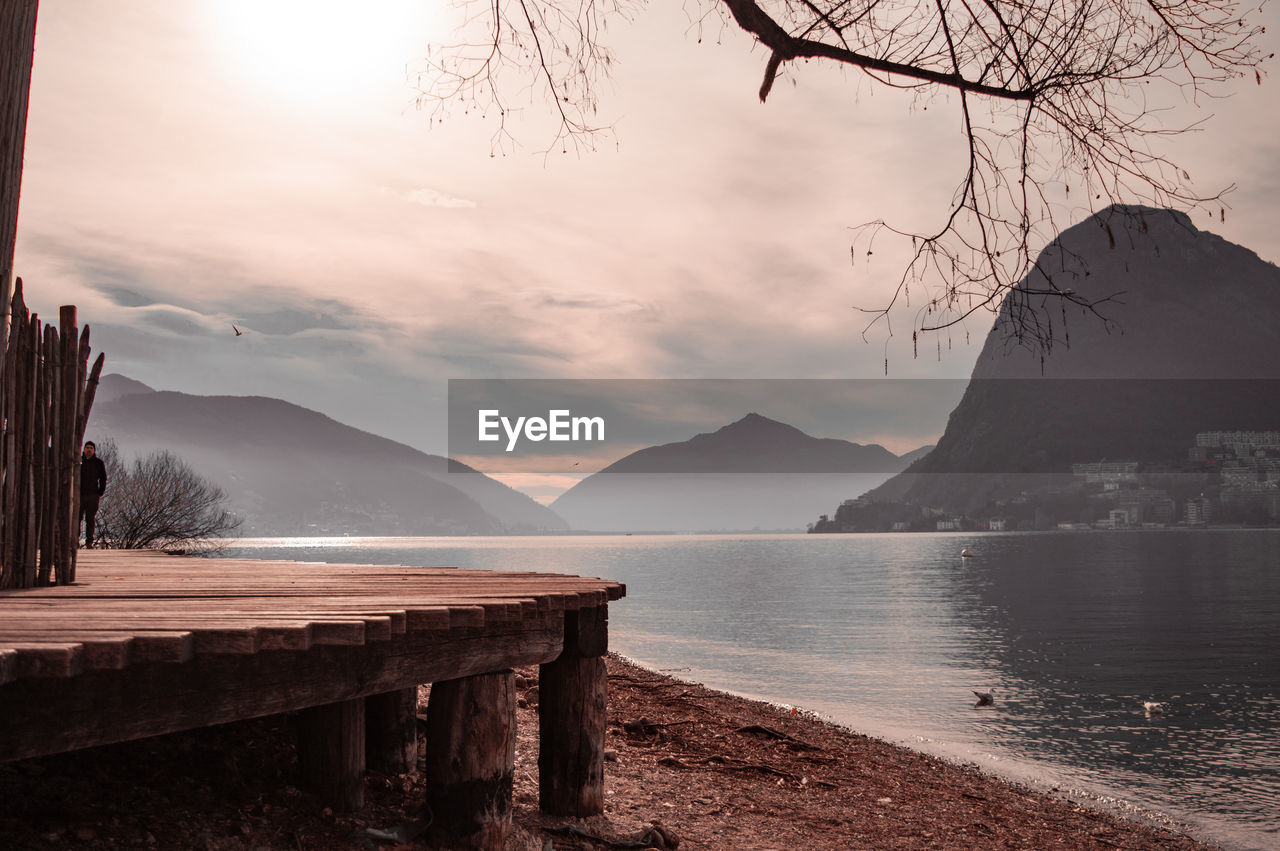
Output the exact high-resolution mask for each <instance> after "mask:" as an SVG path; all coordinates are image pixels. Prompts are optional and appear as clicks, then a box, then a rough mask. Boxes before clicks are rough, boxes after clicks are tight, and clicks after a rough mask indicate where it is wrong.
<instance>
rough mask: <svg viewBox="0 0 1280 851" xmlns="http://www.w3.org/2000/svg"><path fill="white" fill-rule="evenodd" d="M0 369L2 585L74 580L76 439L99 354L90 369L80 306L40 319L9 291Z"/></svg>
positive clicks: (94, 386) (81, 436)
mask: <svg viewBox="0 0 1280 851" xmlns="http://www.w3.org/2000/svg"><path fill="white" fill-rule="evenodd" d="M2 357H3V360H2V361H0V363H2V364H3V368H2V369H0V417H2V418H3V419H2V421H0V438H2V441H3V442H2V443H0V588H29V587H31V586H33V585H49V584H59V585H65V584H68V583H71V582H74V581H75V578H76V545H77V543H78V541H79V537H80V520H79V487H80V475H79V470H80V454H79V450H80V443H81V441H82V440H83V439H84V431H85V426H86V424H87V422H88V419H89V411H90V410H91V409H92V407H93V397H94V393H95V392H96V391H97V386H98V377H99V375H101V373H102V363H103V356H102V355H98V359H97V361H95V362H94V364H93V369H92V370H90V369H89V328H88V326H86V327H85V328H84V330H83V331H79V330H78V329H77V328H76V309H75V307H74V306H70V305H68V306H64V307H62V308H60V309H59V311H58V326H57V327H54V326H53V325H51V324H49V325H44V324H43V323H41V322H40V319H39V317H38V316H37V315H36V314H33V313H30V312H29V311H28V310H27V306H26V304H25V302H24V301H23V297H22V279H21V278H19V279H18V281H17V286H16V287H15V288H14V293H13V301H12V309H11V320H10V326H9V333H8V336H7V340H6V342H5V345H4V347H3V352H2Z"/></svg>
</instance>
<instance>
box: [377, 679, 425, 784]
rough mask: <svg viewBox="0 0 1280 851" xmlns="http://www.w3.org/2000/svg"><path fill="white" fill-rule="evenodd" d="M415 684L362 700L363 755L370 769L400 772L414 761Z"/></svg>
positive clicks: (415, 727) (416, 746)
mask: <svg viewBox="0 0 1280 851" xmlns="http://www.w3.org/2000/svg"><path fill="white" fill-rule="evenodd" d="M417 711H418V687H417V686H410V687H409V688H402V689H397V690H396V691H390V692H386V693H384V694H372V695H369V696H368V697H366V698H365V699H364V725H365V758H366V761H367V763H368V766H369V768H370V770H372V771H380V772H382V773H383V774H404V773H405V772H407V771H412V770H413V768H414V767H415V766H416V765H417V763H418V716H417Z"/></svg>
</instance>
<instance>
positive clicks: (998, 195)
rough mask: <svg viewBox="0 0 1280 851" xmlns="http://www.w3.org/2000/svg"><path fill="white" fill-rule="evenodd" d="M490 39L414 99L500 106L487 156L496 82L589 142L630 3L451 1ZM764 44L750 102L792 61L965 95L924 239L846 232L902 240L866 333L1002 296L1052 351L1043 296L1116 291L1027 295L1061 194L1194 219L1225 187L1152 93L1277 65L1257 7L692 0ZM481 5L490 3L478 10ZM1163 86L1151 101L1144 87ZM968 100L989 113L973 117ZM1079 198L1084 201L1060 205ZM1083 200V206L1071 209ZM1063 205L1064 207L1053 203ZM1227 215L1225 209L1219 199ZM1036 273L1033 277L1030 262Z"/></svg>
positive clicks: (1017, 331) (924, 323)
mask: <svg viewBox="0 0 1280 851" xmlns="http://www.w3.org/2000/svg"><path fill="white" fill-rule="evenodd" d="M461 1H462V4H463V6H464V8H467V9H470V10H474V12H475V13H476V15H477V18H476V19H474V20H473V21H472V23H477V22H483V27H482V29H483V31H484V32H486V33H487V34H488V37H487V38H486V39H484V40H482V41H477V42H475V43H464V44H459V45H453V46H452V47H451V48H448V49H446V50H445V51H444V52H443V53H441V54H438V55H437V56H435V57H434V58H433V59H432V61H431V62H430V63H429V64H430V67H429V69H428V72H427V73H426V74H425V75H424V76H423V77H422V78H421V79H422V80H423V81H424V83H425V85H426V87H425V88H423V89H422V90H421V91H422V98H421V102H422V103H424V104H426V103H430V104H431V105H432V106H433V107H434V109H435V110H436V114H437V116H441V115H443V113H444V112H446V111H447V110H448V108H449V107H450V105H454V106H456V105H458V104H462V105H464V108H466V109H471V108H477V109H481V110H483V111H488V110H491V109H492V110H496V111H497V113H498V116H499V130H498V132H497V133H496V134H495V145H496V146H498V147H500V146H501V145H503V144H504V143H505V142H506V141H507V140H508V139H509V137H508V136H507V135H506V124H505V118H506V116H507V114H508V111H509V109H508V106H507V102H506V101H505V100H504V99H503V97H502V96H501V95H500V94H499V90H500V86H501V85H502V83H503V82H504V79H503V78H504V76H505V75H507V74H511V73H515V74H524V75H526V77H525V80H526V83H525V88H526V90H528V91H529V92H530V93H534V92H537V91H540V92H541V93H542V94H543V95H545V96H547V97H549V98H550V99H551V100H552V102H554V103H555V108H556V114H557V115H558V119H559V124H558V129H557V131H556V134H555V139H554V141H555V143H556V144H558V145H560V146H561V148H562V150H564V149H566V146H567V144H569V143H570V142H572V144H574V145H578V144H583V143H586V144H590V142H589V140H590V139H592V138H593V137H594V135H595V134H597V133H600V132H607V129H608V128H607V127H601V126H599V125H597V124H596V121H595V117H594V116H595V112H596V107H597V101H596V86H597V84H598V82H599V80H600V79H601V77H602V75H603V74H604V73H605V72H607V70H608V68H609V66H610V64H611V63H612V61H613V59H612V56H611V54H610V53H609V52H608V50H607V49H606V48H605V47H603V46H602V44H601V42H600V40H599V38H600V36H601V34H602V32H603V30H604V25H605V23H606V22H607V20H608V19H610V18H614V17H619V16H621V17H627V16H629V15H630V14H631V12H632V11H633V9H634V7H633V6H632V5H630V4H628V3H626V2H625V0H607V2H595V0H580V2H578V3H574V2H572V0H488V2H487V3H486V4H484V5H483V6H481V4H479V3H474V2H468V0H461ZM691 2H693V3H700V6H699V8H700V9H701V15H702V17H703V18H704V19H705V18H706V17H708V16H715V15H717V14H718V15H719V16H720V17H721V19H722V20H723V21H724V22H725V24H726V25H729V26H734V27H737V28H739V29H741V30H742V31H744V32H746V33H748V34H750V35H751V36H752V37H753V38H754V39H755V40H756V41H757V42H758V43H759V44H761V45H762V46H763V47H765V48H766V49H767V50H768V58H767V60H766V61H765V69H764V77H763V81H762V82H761V85H760V90H759V94H760V99H761V100H762V101H764V100H766V99H767V98H768V96H769V94H770V92H771V91H772V89H773V85H774V82H775V80H776V79H777V77H778V76H779V75H780V74H783V73H785V72H786V71H787V70H788V68H789V66H790V65H791V64H792V63H794V62H795V60H798V59H802V60H815V59H816V60H826V61H828V62H832V63H835V64H838V65H843V66H847V67H851V68H855V69H858V70H860V71H861V72H862V73H864V74H866V75H867V76H868V77H869V78H870V79H871V80H873V81H875V82H876V83H877V84H881V85H886V86H893V87H906V88H914V89H917V90H920V91H922V92H925V93H927V92H929V91H940V92H954V93H956V94H957V100H956V103H957V106H958V110H959V113H960V117H961V119H962V121H961V124H962V134H963V137H964V144H965V145H966V148H967V152H968V157H967V161H966V165H965V166H964V171H963V173H962V174H961V175H960V179H959V181H958V183H957V189H956V192H955V194H954V195H953V197H952V202H951V204H950V206H949V208H948V209H947V210H946V212H945V215H942V216H940V217H939V222H940V223H939V226H938V227H936V228H934V229H932V230H929V231H925V232H912V231H907V230H902V229H899V228H895V227H893V226H891V225H890V224H888V223H886V222H884V221H881V220H877V221H872V222H868V223H866V224H864V225H861V226H859V227H858V228H856V229H855V239H854V244H855V246H856V245H857V244H858V243H859V242H860V241H861V240H864V239H865V240H867V241H868V244H869V243H870V242H872V241H874V240H875V239H876V238H877V236H879V235H885V236H894V237H899V238H901V239H904V240H908V239H909V240H910V241H911V245H912V249H913V250H912V252H911V254H910V260H909V261H908V264H907V266H906V268H905V269H904V271H903V274H902V276H901V277H900V279H899V280H898V283H897V285H896V288H894V290H893V291H892V292H891V293H890V294H889V295H888V297H887V298H886V300H885V304H883V305H881V306H879V307H876V308H874V309H870V310H867V311H866V312H867V313H868V315H869V317H870V319H869V323H868V325H867V326H866V328H865V329H864V331H863V334H864V337H865V336H866V334H867V333H868V331H870V330H871V329H872V328H874V327H876V326H877V325H879V324H881V323H883V324H884V327H885V328H886V329H887V331H888V334H889V335H890V336H892V327H891V326H890V325H889V324H888V323H889V317H890V311H891V310H892V309H894V308H895V307H897V306H899V304H900V303H901V302H907V303H909V298H910V289H911V286H912V285H915V286H916V287H917V289H918V291H923V292H924V293H925V298H924V300H923V302H922V303H921V304H919V306H918V307H917V308H916V310H917V313H916V319H915V323H914V324H915V328H914V329H913V330H914V332H915V333H917V334H918V333H919V332H939V331H945V330H946V329H949V328H951V327H953V326H955V325H956V324H957V323H961V322H963V321H964V320H965V319H966V318H967V317H969V316H971V315H973V313H975V312H976V311H978V310H992V311H993V310H997V309H999V308H1000V306H1001V304H1002V303H1004V301H1005V299H1006V296H1008V297H1010V298H1011V300H1012V305H1011V308H1012V309H1011V311H1010V316H1012V317H1015V318H1016V321H1013V322H1011V323H1010V325H1009V329H1010V334H1011V335H1012V338H1013V340H1014V341H1015V342H1016V343H1018V344H1023V345H1027V346H1030V347H1032V348H1039V349H1040V350H1041V351H1042V352H1043V351H1048V350H1050V349H1051V348H1052V345H1053V343H1054V341H1055V332H1054V330H1053V328H1054V326H1053V323H1052V322H1051V321H1049V318H1048V315H1047V314H1044V313H1043V310H1044V308H1045V307H1046V306H1047V305H1048V304H1049V303H1050V302H1051V301H1054V300H1057V301H1059V302H1060V303H1061V304H1063V305H1065V304H1068V303H1069V304H1077V305H1080V306H1082V307H1084V308H1086V309H1088V310H1092V311H1093V312H1094V313H1097V314H1098V315H1099V316H1102V310H1103V309H1104V307H1105V305H1106V303H1107V302H1108V301H1109V300H1110V299H1111V298H1112V297H1113V296H1106V297H1104V298H1101V299H1094V300H1089V299H1085V298H1083V297H1082V296H1080V295H1079V294H1076V293H1074V292H1072V291H1070V290H1067V289H1061V288H1058V287H1057V285H1054V284H1052V280H1053V278H1052V276H1047V277H1046V278H1045V280H1048V281H1050V282H1051V283H1050V286H1049V287H1048V288H1038V289H1036V290H1035V291H1034V292H1033V291H1031V290H1025V291H1020V290H1023V289H1024V288H1023V287H1019V281H1022V280H1024V279H1025V278H1026V276H1027V275H1028V274H1029V273H1030V272H1031V271H1032V270H1033V269H1035V267H1036V262H1037V261H1036V257H1037V256H1038V255H1039V252H1040V250H1041V249H1042V248H1043V247H1044V246H1045V245H1046V244H1047V243H1048V242H1049V241H1050V240H1052V239H1053V238H1054V237H1055V236H1056V234H1057V233H1058V232H1059V231H1060V230H1061V229H1062V227H1061V226H1060V222H1059V221H1058V219H1059V218H1061V217H1062V216H1063V215H1064V213H1063V212H1062V209H1063V206H1064V203H1063V202H1062V201H1061V200H1059V199H1060V197H1061V196H1062V195H1063V194H1065V196H1066V197H1067V198H1068V199H1069V198H1070V195H1071V193H1073V192H1074V193H1076V195H1075V197H1076V198H1077V199H1081V201H1082V202H1083V204H1082V206H1083V207H1084V208H1085V209H1087V210H1089V211H1095V210H1098V209H1101V208H1103V207H1107V206H1110V205H1112V204H1147V205H1150V206H1155V207H1173V208H1177V209H1188V208H1194V207H1204V206H1207V205H1208V204H1210V203H1212V202H1221V199H1222V197H1223V195H1224V193H1225V192H1227V191H1229V189H1230V187H1228V188H1227V189H1224V190H1221V191H1215V192H1211V193H1199V192H1197V191H1195V190H1193V189H1192V188H1191V186H1190V177H1189V175H1187V173H1186V172H1185V171H1184V170H1183V169H1182V168H1180V167H1179V166H1178V165H1177V164H1176V163H1174V162H1173V161H1172V160H1170V159H1169V158H1168V156H1167V155H1166V154H1164V153H1162V152H1161V150H1160V147H1159V142H1160V141H1161V140H1162V138H1163V137H1166V136H1172V135H1176V134H1178V133H1183V132H1187V131H1189V130H1194V129H1197V125H1196V124H1189V125H1185V126H1180V127H1168V126H1165V124H1164V123H1163V122H1164V121H1165V120H1166V116H1165V115H1164V114H1163V111H1162V109H1161V108H1159V107H1158V106H1157V103H1158V101H1159V100H1171V99H1172V98H1171V96H1173V95H1181V96H1182V98H1183V99H1184V100H1186V101H1188V102H1193V103H1200V102H1201V101H1204V100H1207V99H1212V98H1215V97H1219V96H1222V95H1223V94H1224V93H1225V91H1226V87H1227V85H1228V84H1230V83H1232V82H1233V81H1236V80H1237V79H1239V78H1242V77H1245V76H1251V77H1254V78H1255V79H1256V80H1257V82H1259V83H1261V82H1262V71H1261V68H1262V65H1263V63H1264V62H1265V61H1266V60H1267V59H1270V58H1271V56H1270V55H1264V54H1263V53H1262V51H1261V49H1260V48H1259V47H1258V45H1257V41H1258V36H1259V35H1260V34H1261V32H1262V28H1261V27H1260V26H1259V25H1257V24H1256V23H1254V22H1253V19H1252V17H1251V16H1252V15H1253V14H1254V13H1255V12H1256V11H1257V9H1258V8H1260V7H1254V6H1248V7H1246V6H1244V5H1243V4H1241V3H1240V2H1238V0H1034V2H1033V0H691ZM481 10H483V11H481ZM1152 83H1158V84H1161V85H1162V86H1163V89H1161V90H1160V91H1161V92H1162V93H1161V94H1160V95H1159V96H1158V98H1157V97H1153V96H1151V95H1150V94H1149V93H1150V92H1151V91H1152V89H1151V88H1150V84H1152ZM979 102H982V103H983V104H984V108H983V109H980V110H979V109H976V108H975V107H976V106H977V104H978V103H979ZM1068 203H1076V204H1077V205H1078V206H1079V205H1080V201H1077V202H1068ZM1078 206H1077V208H1078ZM1055 211H1056V212H1055ZM1222 212H1223V214H1224V215H1225V205H1224V206H1223V208H1222ZM1041 271H1043V270H1041Z"/></svg>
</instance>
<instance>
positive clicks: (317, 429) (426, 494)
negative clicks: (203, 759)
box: [89, 376, 564, 535]
mask: <svg viewBox="0 0 1280 851" xmlns="http://www.w3.org/2000/svg"><path fill="white" fill-rule="evenodd" d="M139 386H143V387H145V386H144V385H139V384H138V382H131V381H130V380H128V379H125V380H123V381H121V380H120V377H119V376H107V377H106V378H104V379H103V387H102V389H101V390H100V393H101V396H100V398H101V399H106V400H108V401H105V402H96V403H95V405H94V410H93V413H92V417H91V421H90V427H89V437H90V438H91V439H92V438H93V437H94V436H98V437H102V436H111V437H113V438H114V439H115V440H116V441H117V442H118V443H119V445H120V448H121V450H122V451H124V452H126V453H127V454H129V453H140V452H147V451H150V450H152V449H159V448H164V449H170V450H172V451H174V452H176V453H177V454H179V455H181V456H182V457H183V458H185V459H186V460H187V461H189V462H190V463H191V464H192V465H193V466H194V467H195V468H196V469H197V470H198V471H199V472H201V473H202V474H203V475H205V476H207V477H209V478H210V479H212V480H214V481H215V482H217V483H218V484H219V485H220V486H221V487H223V488H224V489H225V490H226V491H227V493H228V495H229V497H230V502H231V507H232V510H234V511H236V512H237V513H238V514H241V515H242V516H244V517H245V518H246V524H245V527H244V529H243V531H244V532H246V533H250V534H308V533H310V534H320V533H331V534H343V533H347V534H401V535H405V534H499V533H502V532H512V531H532V530H537V529H563V528H564V521H563V520H561V519H560V518H559V517H557V516H556V515H555V514H554V512H552V511H550V510H548V509H547V508H546V507H544V506H541V505H538V504H537V503H535V502H534V501H533V500H531V499H529V498H528V497H526V496H524V495H523V494H520V493H518V492H517V491H514V490H512V489H511V488H508V487H507V486H505V485H503V484H501V483H499V482H496V481H494V480H492V479H489V478H488V477H486V476H483V475H481V474H480V473H478V472H476V471H475V470H472V469H471V468H469V467H467V466H466V465H463V464H459V463H457V462H454V461H450V460H448V459H445V458H442V457H439V456H435V455H427V454H425V453H422V452H419V451H418V450H416V449H413V448H412V447H409V446H405V445H403V444H400V443H396V442H395V441H391V440H388V439H386V438H382V437H378V436H377V435H373V434H369V433H367V432H363V431H360V430H359V429H355V428H352V427H350V426H346V425H343V424H342V423H339V422H336V421H334V420H332V419H330V418H329V417H326V416H324V415H323V414H319V413H317V412H315V411H311V410H308V409H306V408H302V407H299V406H297V405H293V404H290V403H288V402H284V401H281V400H279V399H271V398H266V397H260V396H192V395H189V394H185V393H175V392H169V391H164V392H156V391H150V392H147V391H146V390H144V391H142V392H134V391H137V388H138V387H139ZM122 390H124V391H129V392H121V391H122Z"/></svg>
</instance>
